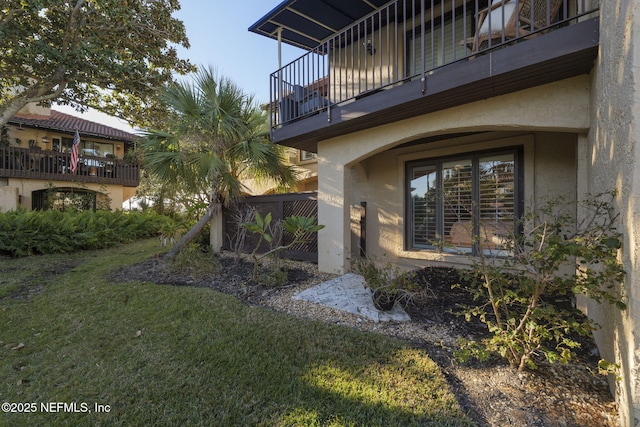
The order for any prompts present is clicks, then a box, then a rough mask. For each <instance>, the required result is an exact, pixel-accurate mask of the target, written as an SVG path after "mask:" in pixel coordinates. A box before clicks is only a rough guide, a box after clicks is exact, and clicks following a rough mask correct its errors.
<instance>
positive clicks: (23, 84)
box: [0, 0, 193, 127]
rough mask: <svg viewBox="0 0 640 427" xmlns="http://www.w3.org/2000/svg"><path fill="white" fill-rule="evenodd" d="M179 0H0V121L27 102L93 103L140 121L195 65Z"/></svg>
mask: <svg viewBox="0 0 640 427" xmlns="http://www.w3.org/2000/svg"><path fill="white" fill-rule="evenodd" d="M179 9H180V4H179V1H178V0H99V1H98V0H0V127H1V126H3V125H4V124H6V123H7V121H8V120H9V119H10V118H11V117H13V115H15V113H17V112H18V111H19V110H20V109H21V108H22V107H24V106H25V105H27V104H28V103H32V102H35V103H43V104H48V103H50V102H52V101H54V100H55V101H56V102H58V103H60V104H66V105H71V106H73V107H75V108H76V109H78V110H83V109H86V108H87V107H91V108H95V109H97V110H100V111H103V112H105V113H107V114H110V115H113V116H116V117H120V118H123V119H125V120H128V121H130V122H132V123H136V124H138V125H144V124H146V123H149V119H150V117H153V115H154V114H155V108H156V105H157V104H156V103H155V96H156V93H157V89H158V88H160V87H162V86H164V85H165V84H166V83H167V82H169V81H171V80H172V76H173V75H174V74H175V73H179V74H185V73H187V72H190V71H192V70H193V66H192V65H191V64H190V63H189V62H188V61H186V60H182V59H180V58H179V57H178V54H177V50H176V47H177V46H183V47H186V48H188V47H189V42H188V39H187V36H186V32H185V28H184V24H183V23H182V22H181V21H180V20H178V19H176V18H174V17H173V16H172V13H173V12H175V11H177V10H179Z"/></svg>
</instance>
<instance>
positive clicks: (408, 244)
mask: <svg viewBox="0 0 640 427" xmlns="http://www.w3.org/2000/svg"><path fill="white" fill-rule="evenodd" d="M505 154H509V155H513V159H514V173H513V176H514V181H515V182H514V188H513V191H514V194H513V215H514V219H513V221H514V224H513V226H514V231H515V233H516V234H520V233H521V232H522V229H521V221H520V220H521V218H522V215H523V212H524V147H523V146H512V147H505V148H497V149H487V150H479V151H472V152H465V153H459V154H455V155H448V156H437V157H425V158H422V159H417V160H412V161H407V162H406V163H405V177H404V191H403V198H404V222H405V226H404V250H405V251H408V252H437V253H452V254H465V255H473V256H477V255H478V247H477V245H476V244H473V245H471V247H470V248H469V250H468V251H461V250H458V251H452V250H446V248H445V244H444V242H445V236H444V208H443V201H442V196H441V192H442V189H443V188H442V185H443V182H442V181H443V178H442V177H443V173H442V171H443V165H444V164H445V163H449V162H455V161H461V160H471V163H472V171H471V194H472V202H473V203H474V206H478V205H479V203H478V202H479V200H480V173H479V169H480V168H479V162H480V159H481V158H485V157H487V156H500V155H505ZM425 166H427V167H428V166H435V170H436V180H437V181H436V189H437V192H438V196H437V197H436V214H435V217H436V225H435V230H436V239H435V240H436V242H437V244H433V245H424V246H423V245H415V244H414V243H413V241H414V235H413V226H414V223H413V217H414V212H413V209H412V208H413V206H412V203H411V199H412V197H411V181H412V178H413V170H414V169H415V168H416V167H425ZM471 221H472V228H473V235H474V236H478V235H479V233H480V221H479V211H478V209H477V207H476V208H475V209H474V210H473V212H472V215H471ZM498 252H500V251H498Z"/></svg>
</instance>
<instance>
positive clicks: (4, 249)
mask: <svg viewBox="0 0 640 427" xmlns="http://www.w3.org/2000/svg"><path fill="white" fill-rule="evenodd" d="M172 221H173V220H172V219H170V218H168V217H165V216H161V215H157V214H153V213H142V212H123V211H115V212H109V211H97V212H92V211H83V212H61V211H53V210H47V211H30V212H27V211H24V210H17V211H10V212H7V213H0V254H2V255H6V256H12V257H23V256H30V255H36V254H51V253H67V252H73V251H77V250H85V249H100V248H106V247H109V246H113V245H115V244H118V243H126V242H131V241H134V240H137V239H141V238H146V237H152V236H156V235H159V230H161V229H162V228H163V227H167V225H166V224H167V223H169V222H172Z"/></svg>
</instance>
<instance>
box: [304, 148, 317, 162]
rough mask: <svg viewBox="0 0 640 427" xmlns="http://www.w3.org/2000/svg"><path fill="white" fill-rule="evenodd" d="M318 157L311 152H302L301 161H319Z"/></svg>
mask: <svg viewBox="0 0 640 427" xmlns="http://www.w3.org/2000/svg"><path fill="white" fill-rule="evenodd" d="M317 158H318V155H317V154H316V153H312V152H311V151H305V150H300V161H301V162H304V161H307V160H314V159H317Z"/></svg>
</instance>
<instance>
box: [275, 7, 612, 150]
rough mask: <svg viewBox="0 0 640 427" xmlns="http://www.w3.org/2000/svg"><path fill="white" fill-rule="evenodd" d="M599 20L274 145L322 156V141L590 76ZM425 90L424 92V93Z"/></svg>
mask: <svg viewBox="0 0 640 427" xmlns="http://www.w3.org/2000/svg"><path fill="white" fill-rule="evenodd" d="M598 41H599V20H598V18H593V19H590V20H587V21H584V22H581V23H578V24H575V25H569V26H566V27H563V28H560V29H558V30H556V31H552V32H549V33H547V34H543V35H540V36H538V37H533V38H531V39H528V40H523V41H520V42H518V43H515V44H513V45H507V46H504V47H501V48H499V49H496V50H492V51H489V52H486V53H483V54H479V55H477V56H475V57H468V58H465V59H463V60H461V61H458V62H454V63H451V64H448V65H446V66H443V67H440V68H437V69H435V70H432V71H431V72H429V73H428V74H427V76H426V80H425V82H422V81H420V80H413V81H407V82H404V83H402V84H398V85H396V86H393V87H389V88H387V89H385V90H380V91H377V92H374V93H371V94H368V95H366V96H360V97H359V98H358V99H356V100H354V101H350V102H347V103H344V104H338V105H333V106H331V107H330V109H329V111H328V110H327V109H323V110H321V111H320V112H318V113H316V114H314V115H311V116H308V117H305V118H302V119H300V120H298V121H295V122H292V123H288V124H286V125H283V126H281V127H279V128H277V129H274V130H273V134H272V139H273V142H275V143H278V144H281V145H286V146H290V147H294V148H298V149H301V150H305V151H310V152H317V147H318V142H319V141H322V140H325V139H329V138H334V137H337V136H341V135H346V134H349V133H352V132H357V131H360V130H364V129H369V128H372V127H375V126H379V125H383V124H388V123H393V122H396V121H399V120H404V119H408V118H411V117H416V116H420V115H423V114H427V113H431V112H435V111H440V110H444V109H447V108H451V107H456V106H459V105H464V104H468V103H470V102H474V101H479V100H482V99H487V98H491V97H495V96H499V95H504V94H507V93H512V92H517V91H520V90H523V89H528V88H531V87H535V86H540V85H543V84H547V83H551V82H554V81H559V80H563V79H566V78H570V77H574V76H578V75H581V74H588V73H589V72H590V71H591V69H592V67H593V64H594V60H595V58H596V56H597V54H598ZM423 90H424V93H423Z"/></svg>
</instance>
